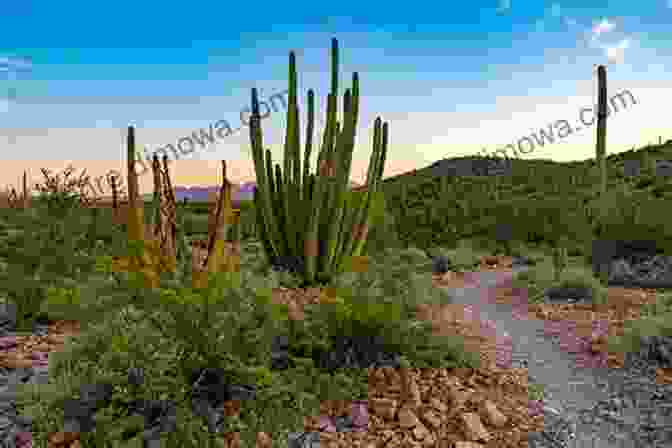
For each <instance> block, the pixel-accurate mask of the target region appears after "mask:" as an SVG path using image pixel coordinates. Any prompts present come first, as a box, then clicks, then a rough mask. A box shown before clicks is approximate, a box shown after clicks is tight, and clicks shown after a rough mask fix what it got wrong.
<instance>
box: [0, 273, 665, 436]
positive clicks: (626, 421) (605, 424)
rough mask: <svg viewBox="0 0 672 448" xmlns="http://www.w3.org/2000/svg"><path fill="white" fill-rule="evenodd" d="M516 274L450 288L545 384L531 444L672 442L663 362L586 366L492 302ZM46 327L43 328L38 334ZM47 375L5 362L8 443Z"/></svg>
mask: <svg viewBox="0 0 672 448" xmlns="http://www.w3.org/2000/svg"><path fill="white" fill-rule="evenodd" d="M524 269H525V268H524V267H520V268H514V272H520V271H522V270H524ZM511 277H512V274H511V273H508V274H507V273H503V272H497V271H484V272H479V273H477V274H474V276H473V280H472V281H473V284H471V285H470V286H469V287H467V288H459V289H452V290H451V291H450V294H451V296H452V297H453V303H460V304H463V305H464V306H465V309H467V310H468V311H469V312H471V314H472V316H473V318H474V319H480V320H481V321H486V320H491V321H493V322H494V323H495V328H493V331H495V332H496V334H497V336H498V339H499V340H501V341H502V342H503V343H504V345H506V344H508V345H509V347H510V350H509V352H510V353H509V355H510V356H509V361H510V365H511V366H512V367H527V368H528V370H529V376H530V382H531V383H538V384H543V385H544V386H545V390H546V394H547V400H546V403H545V408H544V416H545V426H546V428H545V430H544V432H543V433H542V434H534V435H532V436H531V438H530V447H533V448H534V447H538V448H546V447H549V448H551V447H552V448H556V447H557V448H559V447H567V448H631V447H632V448H635V447H647V448H657V447H660V448H662V447H672V386H670V385H661V384H658V383H656V381H655V366H652V365H651V363H650V362H647V360H646V359H644V358H643V357H641V356H639V355H638V354H630V355H628V356H627V357H626V369H619V370H611V371H610V370H609V369H606V368H600V367H581V366H579V365H578V363H577V358H576V356H575V354H572V353H568V351H567V349H566V348H564V349H563V348H562V347H561V343H560V342H559V341H558V339H557V337H552V336H549V335H548V334H545V333H544V322H543V321H540V320H536V319H523V318H522V317H521V316H520V314H519V313H516V310H515V309H514V306H512V305H507V304H494V303H489V299H491V296H492V292H493V291H494V287H496V286H500V285H502V284H506V282H507V281H509V280H510V279H511ZM0 311H1V310H0ZM4 317H6V316H3V315H2V313H1V312H0V336H6V335H11V334H13V333H12V330H13V328H11V324H9V325H8V322H7V321H6V319H4ZM45 331H46V328H41V327H37V328H36V329H35V331H34V333H42V334H43V333H44V332H45ZM505 358H506V357H505ZM504 361H505V362H506V360H504ZM46 379H47V367H46V363H42V362H40V363H36V365H35V366H34V367H33V368H28V369H14V370H10V369H0V448H16V447H17V444H16V443H15V440H16V435H17V434H19V433H22V432H26V431H30V421H29V420H27V419H26V418H23V417H21V416H18V415H17V413H16V410H15V408H14V406H13V398H12V395H13V389H14V385H15V384H17V383H19V382H22V383H26V382H38V381H46ZM312 436H315V437H317V438H319V433H302V432H297V433H295V434H293V435H292V436H291V437H290V447H292V448H294V447H296V448H299V447H300V448H304V447H305V448H307V447H318V446H319V442H317V440H316V438H315V437H312ZM20 438H21V437H19V439H20ZM294 438H297V439H295V440H292V439H294ZM311 439H312V440H311ZM311 442H312V443H311ZM28 446H30V445H28ZM19 448H21V447H19Z"/></svg>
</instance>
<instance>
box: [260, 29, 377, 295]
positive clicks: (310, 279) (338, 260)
mask: <svg viewBox="0 0 672 448" xmlns="http://www.w3.org/2000/svg"><path fill="white" fill-rule="evenodd" d="M331 59H332V69H331V92H330V93H329V95H328V97H327V120H326V126H325V130H324V134H323V141H322V147H321V149H320V151H319V153H318V156H317V169H316V175H313V174H309V172H310V165H309V164H310V154H311V150H312V138H313V131H314V93H313V91H312V90H309V91H308V124H307V129H306V134H307V135H306V146H305V149H304V161H303V165H302V163H301V143H300V142H301V139H300V132H299V128H300V123H299V109H298V100H297V75H296V58H295V55H294V52H290V55H289V94H288V107H287V132H286V136H285V144H284V160H283V168H282V169H281V168H280V164H275V166H274V165H273V161H272V159H271V152H270V151H269V150H266V152H265V154H264V145H263V136H262V132H261V117H260V115H259V101H258V98H257V90H256V89H252V114H251V117H250V142H251V146H252V157H253V161H254V168H255V174H256V177H257V190H256V192H255V199H254V200H255V206H256V209H257V224H258V225H257V228H258V232H259V236H260V239H261V240H262V243H263V246H264V250H265V251H266V254H267V255H268V258H269V259H270V260H271V261H274V260H275V261H277V260H283V259H284V260H290V259H293V260H297V259H299V260H301V261H302V263H300V265H301V266H300V271H301V272H300V273H301V274H302V275H303V277H304V281H305V283H307V284H314V283H317V282H325V281H328V280H329V279H330V278H332V277H333V276H334V275H335V274H336V273H338V272H340V271H341V270H342V269H344V267H345V264H344V262H346V261H348V260H352V257H358V256H360V255H361V253H362V249H363V247H364V242H365V241H366V234H367V226H368V224H369V219H370V215H371V207H372V202H374V200H375V198H376V193H377V191H378V190H377V189H378V184H379V181H380V178H381V176H382V173H383V168H384V162H385V152H386V149H387V140H388V138H387V134H388V129H387V123H385V124H383V123H382V121H381V120H380V118H378V119H376V122H375V127H374V145H373V153H372V155H371V160H370V162H369V172H368V176H367V189H366V191H365V192H364V193H363V194H361V195H359V196H358V195H357V194H352V193H351V192H350V191H349V186H350V168H351V164H352V153H353V150H354V146H355V135H356V130H357V117H358V113H359V78H358V74H357V73H354V74H353V79H352V89H346V91H345V94H344V97H343V120H342V122H339V121H338V116H337V115H338V111H337V98H338V42H337V41H336V39H333V40H332V48H331ZM264 156H265V157H264ZM274 167H275V172H274V171H273V168H274Z"/></svg>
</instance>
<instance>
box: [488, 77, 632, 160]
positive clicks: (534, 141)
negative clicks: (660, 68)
mask: <svg viewBox="0 0 672 448" xmlns="http://www.w3.org/2000/svg"><path fill="white" fill-rule="evenodd" d="M626 95H627V96H628V97H629V98H630V99H631V101H632V104H639V103H638V102H637V100H635V97H634V96H633V95H632V93H631V92H630V91H629V90H624V91H622V92H620V93H618V94H616V95H614V96H612V97H611V98H609V102H608V103H607V117H609V116H610V115H611V113H612V111H613V112H614V113H617V112H618V111H619V108H618V104H617V102H616V99H618V100H619V101H620V103H621V106H622V108H623V109H627V108H628V102H627V101H625V99H624V97H625V96H626ZM579 121H580V122H581V125H583V128H586V127H591V126H593V125H594V124H595V123H596V122H597V114H596V113H595V106H592V107H583V108H581V109H580V110H579ZM581 125H579V126H577V127H576V128H572V126H571V125H570V123H569V121H567V120H556V121H554V122H553V123H550V124H549V125H548V127H547V129H539V132H538V133H536V132H533V133H532V134H530V135H529V136H528V135H526V136H523V137H521V138H519V139H518V140H517V141H515V142H513V143H510V144H508V145H506V146H504V147H503V148H499V149H496V150H495V151H493V152H492V153H490V157H494V158H495V159H500V160H501V159H505V160H509V159H510V157H509V151H512V152H513V154H514V155H515V156H516V157H518V158H520V154H521V153H522V154H531V153H532V152H533V151H534V149H535V148H536V146H537V145H538V146H545V145H546V144H549V145H552V144H554V143H556V142H558V141H560V140H564V139H566V138H567V137H569V136H570V135H572V134H574V133H575V132H579V131H580V130H581V129H582V127H581ZM554 129H555V130H557V136H556V135H554ZM556 137H557V139H556ZM482 151H485V148H483V150H482Z"/></svg>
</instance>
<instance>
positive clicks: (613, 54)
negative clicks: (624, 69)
mask: <svg viewBox="0 0 672 448" xmlns="http://www.w3.org/2000/svg"><path fill="white" fill-rule="evenodd" d="M629 47H630V39H623V40H621V41H620V42H619V43H618V44H616V45H615V46H612V47H605V51H606V52H607V59H608V60H609V62H610V63H616V64H621V63H623V62H624V61H625V50H626V49H628V48H629Z"/></svg>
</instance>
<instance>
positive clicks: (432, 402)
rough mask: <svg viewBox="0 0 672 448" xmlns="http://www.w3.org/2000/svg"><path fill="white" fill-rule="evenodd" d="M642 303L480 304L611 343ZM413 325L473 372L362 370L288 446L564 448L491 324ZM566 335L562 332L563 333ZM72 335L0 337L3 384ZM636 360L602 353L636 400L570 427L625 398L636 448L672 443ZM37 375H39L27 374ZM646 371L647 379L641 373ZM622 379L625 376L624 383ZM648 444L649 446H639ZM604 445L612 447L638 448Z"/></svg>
mask: <svg viewBox="0 0 672 448" xmlns="http://www.w3.org/2000/svg"><path fill="white" fill-rule="evenodd" d="M512 264H513V260H511V259H504V258H501V259H489V260H484V262H483V265H482V269H483V270H493V269H494V270H505V271H506V270H509V269H510V267H511V265H512ZM478 281H479V279H478V274H477V273H462V274H453V273H447V274H446V275H437V276H436V277H435V284H436V286H437V287H453V288H460V287H466V286H474V285H477V284H478ZM274 293H275V300H277V301H279V302H284V303H287V304H289V305H290V307H289V308H290V315H291V316H292V318H295V319H300V318H302V317H303V314H302V307H303V306H305V305H306V304H307V303H314V302H315V301H317V300H319V291H318V290H315V289H312V290H307V291H303V292H297V291H296V290H289V289H277V290H275V292H274ZM651 294H652V293H651V292H650V291H634V290H632V291H631V290H625V289H623V288H621V289H617V288H610V295H609V297H610V298H612V297H613V301H612V302H613V303H616V304H618V306H614V307H612V308H609V307H607V308H605V309H594V308H585V307H583V308H582V307H581V306H576V305H574V306H569V305H566V304H564V305H563V304H547V305H540V306H538V307H525V306H524V304H523V303H521V298H520V295H517V294H515V293H514V291H513V289H512V288H511V287H510V285H509V286H507V285H506V284H504V285H499V286H497V287H495V288H492V289H491V294H489V295H488V296H487V297H488V300H490V301H493V302H503V303H509V304H513V305H515V306H517V307H518V312H520V313H521V317H522V315H523V313H525V316H527V318H531V317H534V318H540V319H543V320H544V321H547V322H551V321H556V322H559V321H566V322H575V326H574V327H573V328H575V329H578V332H579V333H580V332H581V329H584V330H586V331H588V330H590V329H591V328H592V326H591V325H592V322H594V321H595V320H596V319H597V320H599V319H603V320H607V321H608V322H609V323H610V326H609V331H610V333H609V334H612V333H613V334H617V333H618V331H619V328H622V323H623V321H624V320H626V319H631V318H636V316H637V315H636V308H637V306H640V305H641V303H644V302H645V301H647V300H651ZM591 313H592V314H591ZM418 316H419V317H420V318H423V319H428V320H430V321H432V322H433V324H434V328H435V329H436V331H437V332H439V333H442V334H460V335H462V336H463V337H464V339H465V344H466V345H467V347H469V348H470V349H471V350H473V351H474V352H477V353H479V354H480V356H481V361H482V366H481V368H479V369H464V370H460V369H452V370H443V371H442V370H439V369H429V370H420V369H410V370H406V369H401V368H398V367H395V363H394V362H390V363H389V365H388V366H387V367H376V368H369V369H368V372H369V384H370V395H369V401H368V403H367V402H360V401H353V402H324V403H323V405H322V408H321V413H320V415H319V416H306V419H305V428H303V431H297V432H296V433H295V434H294V435H293V436H292V438H291V439H290V441H291V443H290V445H289V446H290V447H292V448H295V447H298V448H303V447H311V446H314V447H316V446H320V447H325V446H327V447H344V448H345V447H362V448H378V447H383V446H386V447H387V446H390V447H402V446H403V447H406V446H409V447H437V448H453V447H454V448H489V447H492V448H494V447H497V448H500V447H503V448H508V447H511V448H513V447H523V446H526V447H527V446H538V447H546V446H549V447H551V446H553V447H554V446H570V445H569V441H571V432H572V430H571V425H569V424H568V421H567V419H565V418H563V417H562V415H560V413H559V412H558V411H557V410H555V409H552V408H549V407H548V406H545V405H544V403H542V402H537V401H532V400H530V399H529V387H528V386H529V384H528V381H529V380H530V379H529V377H528V371H527V369H525V368H513V367H511V363H510V361H511V360H510V345H508V344H507V342H506V341H502V340H501V339H500V338H498V336H497V335H496V333H495V331H494V327H495V324H494V323H493V322H488V321H481V320H479V319H474V318H473V315H470V313H469V310H468V309H467V308H466V307H464V306H461V305H451V304H445V305H440V306H420V307H419V309H418ZM589 323H590V325H589ZM10 324H11V323H10ZM10 326H11V325H10ZM6 330H7V329H6ZM551 330H553V327H552V326H551V327H549V333H552V331H551ZM556 331H557V328H556ZM572 332H573V331H565V333H572ZM77 333H78V326H77V324H76V323H73V322H57V323H54V324H52V325H50V326H49V328H48V329H46V328H41V329H39V331H37V332H35V334H33V335H26V336H18V337H14V336H8V337H6V338H2V339H0V344H1V347H2V348H1V350H2V353H1V355H0V366H2V367H3V369H4V371H5V373H12V374H13V375H14V376H15V377H16V376H17V375H18V376H19V377H21V378H15V379H14V380H12V381H28V380H30V381H35V377H36V376H38V375H36V374H37V373H38V372H42V374H44V373H46V372H44V366H45V365H46V357H47V354H48V353H49V352H51V351H54V350H58V349H59V348H60V347H61V346H62V344H63V341H64V338H65V337H67V336H68V335H76V334H77ZM561 333H562V331H561ZM589 333H590V332H589ZM602 342H603V341H600V340H596V341H592V345H591V347H593V345H594V348H596V349H597V351H598V352H599V347H600V343H602ZM639 355H640V354H629V355H627V356H623V357H621V358H618V357H616V356H613V357H609V354H605V358H606V359H607V361H609V362H611V364H609V365H610V366H612V367H613V368H616V367H621V370H622V371H623V372H626V371H627V372H629V374H630V376H629V378H630V382H629V383H627V384H626V386H628V385H629V387H630V389H631V390H636V392H632V393H631V394H630V395H629V396H628V397H626V398H623V397H622V396H623V395H624V394H623V393H622V392H623V390H622V389H623V388H624V387H621V388H620V389H621V390H618V391H614V393H613V394H612V395H613V396H612V397H611V398H610V399H609V400H605V401H604V402H600V403H597V404H596V405H595V406H593V407H592V408H591V409H589V410H587V411H586V412H583V413H581V415H580V416H579V418H580V419H581V422H582V423H585V424H595V421H596V419H609V418H611V419H612V420H614V419H618V418H621V420H627V417H628V415H630V414H628V412H624V410H627V409H631V408H632V406H630V407H629V408H628V406H626V402H628V403H630V404H632V401H633V396H634V395H633V394H635V393H636V394H638V396H637V399H638V400H639V402H640V411H641V412H640V413H639V414H638V418H639V421H638V422H636V424H637V425H639V426H638V428H640V430H641V431H640V432H641V433H642V437H641V439H642V440H641V441H642V443H645V442H646V443H648V444H646V445H640V446H649V447H655V446H661V447H662V446H664V445H662V444H660V445H656V444H655V443H672V439H671V438H667V439H666V438H665V437H672V436H670V434H671V433H672V431H671V430H672V423H671V415H672V412H670V411H671V410H672V409H670V408H669V407H665V406H664V404H665V403H667V404H669V403H672V394H671V393H670V392H671V391H670V388H664V387H663V386H661V384H662V383H663V382H664V377H666V376H667V374H668V373H669V372H668V371H667V370H665V369H664V368H660V367H658V368H655V366H653V365H652V363H651V362H649V361H648V358H647V357H646V356H645V354H644V355H642V356H639ZM593 358H595V357H593ZM638 363H639V364H638ZM31 365H32V366H33V367H32V368H31V367H30V366H31ZM637 365H638V366H639V369H640V370H639V371H637V368H636V367H637ZM40 366H41V369H40V368H37V369H36V367H40ZM624 366H626V367H627V369H626V368H625V367H624ZM652 367H653V368H654V370H656V372H654V373H653V377H651V373H652V372H651V369H652ZM31 369H32V370H31ZM647 369H648V373H646V372H644V371H645V370H647ZM31 372H32V373H31ZM636 372H637V373H636ZM647 375H648V376H647ZM656 375H658V376H656ZM625 377H627V375H625V374H624V378H625ZM28 378H30V379H28ZM9 387H11V386H9ZM5 390H6V391H8V387H5ZM619 394H620V397H619ZM241 399H242V398H241ZM645 400H647V401H645ZM642 403H647V405H646V406H644V405H642ZM619 406H620V407H619ZM239 408H240V400H236V399H232V400H229V401H227V402H226V403H224V404H223V405H220V406H219V408H218V409H219V410H220V412H221V413H224V414H226V413H235V412H236V410H237V409H239ZM643 408H646V409H643ZM10 422H12V429H11V431H7V430H6V431H5V432H4V433H3V438H4V442H1V443H4V445H2V444H0V446H7V447H14V446H19V447H23V446H30V445H21V444H20V443H18V442H21V441H22V440H26V439H27V436H26V434H27V432H26V431H27V430H28V429H29V422H24V421H22V420H21V418H20V417H17V416H16V413H15V412H14V413H12V409H11V406H5V407H3V414H2V415H0V427H2V428H7V427H9V426H10ZM591 422H592V423H591ZM633 425H634V424H632V423H631V424H630V427H634V426H633ZM64 429H65V428H64ZM666 431H667V432H666ZM560 433H562V434H560ZM648 435H650V437H649V438H648V439H646V438H645V437H647V436H648ZM655 437H658V439H659V440H656V439H655ZM10 439H11V441H10ZM560 440H564V441H565V444H564V445H559V444H558V443H560V442H559V441H560ZM14 441H16V443H15V442H14ZM533 441H534V442H533ZM10 442H11V443H14V444H13V445H12V444H11V443H10ZM221 442H222V444H221V446H222V447H225V448H228V447H231V448H233V447H235V446H240V441H239V439H238V437H237V435H236V434H229V435H227V436H226V437H225V438H223V439H222V440H221ZM318 442H319V445H318ZM631 442H632V443H634V442H633V441H631ZM271 443H272V441H271V440H270V437H269V436H268V435H266V434H264V433H259V436H258V441H257V446H258V447H259V448H264V447H267V446H268V447H270V446H272V445H271ZM533 443H534V445H533ZM78 446H80V445H79V442H78V435H77V433H76V432H74V431H73V432H61V433H57V434H53V435H52V438H51V440H50V447H52V448H65V447H69V448H76V447H78ZM571 446H593V447H595V446H598V445H594V444H593V445H576V444H575V445H571ZM599 446H603V445H599ZM604 446H606V445H604ZM610 446H611V445H610ZM613 446H618V447H619V448H620V447H621V446H622V447H629V446H637V445H625V444H623V445H613Z"/></svg>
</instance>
